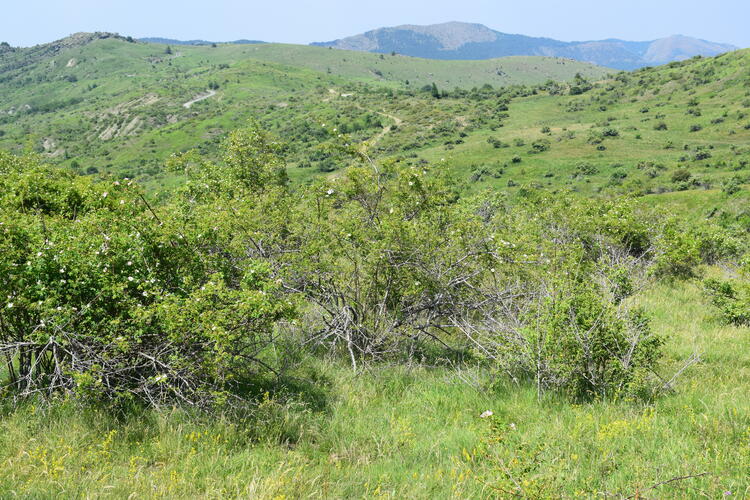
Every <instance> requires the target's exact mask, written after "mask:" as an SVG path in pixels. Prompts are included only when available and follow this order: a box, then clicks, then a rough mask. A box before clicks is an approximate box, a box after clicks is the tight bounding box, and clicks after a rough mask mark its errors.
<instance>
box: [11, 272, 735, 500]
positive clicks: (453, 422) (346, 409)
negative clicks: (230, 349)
mask: <svg viewBox="0 0 750 500" xmlns="http://www.w3.org/2000/svg"><path fill="white" fill-rule="evenodd" d="M639 300H640V301H641V302H642V303H643V305H644V306H645V307H646V308H647V309H648V310H649V311H650V313H651V315H652V318H653V326H654V329H655V330H656V331H658V332H660V333H661V334H662V335H665V336H666V338H667V344H666V352H667V357H666V360H665V363H664V366H663V368H662V369H661V371H662V373H663V375H665V376H669V374H670V373H672V372H673V371H674V370H675V369H676V368H677V367H679V366H680V365H681V363H683V362H684V360H686V359H687V358H688V357H689V356H690V355H691V354H692V353H693V352H698V353H700V354H701V357H702V362H701V363H700V364H698V365H695V366H693V367H691V368H689V369H688V370H687V371H686V372H685V373H684V374H683V375H682V376H681V377H680V378H679V379H678V380H677V383H676V385H675V391H674V393H672V394H670V395H666V396H663V397H661V398H659V399H657V400H656V401H655V402H654V403H653V404H641V403H636V402H627V401H621V402H594V403H589V404H582V405H571V404H569V403H568V402H567V401H565V400H563V399H561V398H559V397H557V396H555V395H551V394H548V395H546V396H545V397H543V398H542V399H541V400H539V399H538V398H537V395H536V393H535V391H534V390H533V388H530V387H526V386H513V385H509V384H507V383H505V382H504V381H503V379H502V378H494V377H492V376H491V374H489V373H485V372H483V371H481V370H478V369H471V368H469V369H467V370H466V371H463V372H457V371H455V370H453V369H450V368H427V367H423V366H412V367H407V366H375V367H373V368H372V369H371V370H368V371H366V372H363V373H356V374H355V373H353V372H352V371H351V369H350V368H348V367H347V366H345V365H342V364H339V363H338V362H337V361H332V360H328V361H324V360H320V359H310V360H308V362H307V363H306V367H305V369H304V372H305V373H306V374H307V375H306V376H308V377H312V376H314V377H316V379H317V381H318V383H319V385H322V386H323V387H325V391H324V392H323V393H321V394H319V395H318V396H319V397H318V398H317V399H311V398H309V397H308V398H307V400H308V402H307V403H305V402H304V401H305V399H306V398H305V396H304V394H302V395H297V396H292V395H288V397H286V398H282V396H280V395H278V394H277V395H270V396H266V397H265V398H263V399H262V401H261V402H260V404H259V406H258V409H257V410H256V413H255V414H254V415H252V416H251V417H250V418H248V419H246V420H245V423H244V424H238V423H236V422H234V423H233V422H232V421H230V420H218V421H215V420H214V421H211V422H207V421H205V420H202V419H200V418H189V416H188V415H186V414H185V413H184V412H182V411H179V410H173V411H165V412H145V413H140V414H137V415H132V416H130V417H128V418H126V419H124V420H120V421H118V420H116V419H114V418H113V417H111V416H109V415H108V414H107V413H105V412H96V411H93V410H85V411H84V410H80V409H78V408H76V407H75V406H73V405H72V403H68V404H64V405H57V406H53V407H52V408H44V409H43V408H39V407H34V406H26V407H23V408H21V409H19V410H17V411H15V412H11V413H9V414H8V415H7V416H6V417H5V418H3V420H2V422H1V423H0V427H1V430H2V432H0V464H2V467H0V491H4V492H5V496H7V497H9V498H10V497H16V496H20V497H33V498H48V497H59V496H97V497H99V496H101V497H106V498H122V497H128V496H130V495H134V496H135V497H144V496H147V497H159V496H168V497H174V498H194V497H198V496H200V497H206V498H233V497H234V498H239V497H255V498H301V497H312V498H351V497H369V496H378V497H386V498H478V497H498V498H507V497H509V496H510V495H511V494H510V492H516V493H518V492H520V494H519V495H518V496H520V497H527V498H555V497H560V496H562V497H574V496H583V497H595V496H602V495H604V496H612V497H626V496H630V495H635V494H637V493H639V492H640V493H642V494H643V495H644V496H645V497H651V498H653V497H658V498H698V497H709V498H717V497H721V496H722V495H724V494H725V492H731V495H732V498H743V497H745V496H748V495H750V401H748V399H747V398H746V395H747V393H748V391H750V368H749V366H750V364H749V363H748V354H747V353H748V352H750V331H748V329H746V328H735V327H728V326H724V325H722V324H720V323H718V322H717V321H716V319H715V318H714V317H713V314H714V311H713V310H712V309H711V308H710V307H709V306H708V305H707V303H706V300H705V297H704V296H703V295H702V292H701V290H700V288H699V286H698V285H697V284H695V283H676V284H673V285H668V284H662V285H658V286H656V287H655V288H653V289H651V290H649V291H648V292H647V293H645V294H644V295H642V296H641V297H640V298H639ZM282 399H283V400H282ZM485 410H492V411H493V413H494V414H493V415H492V416H491V417H489V418H481V417H480V415H481V414H482V413H483V412H484V411H485ZM682 476H696V477H690V478H686V479H683V480H676V481H673V482H669V483H666V484H660V483H663V482H665V481H669V480H671V479H674V478H677V477H682ZM651 487H653V489H649V488H651Z"/></svg>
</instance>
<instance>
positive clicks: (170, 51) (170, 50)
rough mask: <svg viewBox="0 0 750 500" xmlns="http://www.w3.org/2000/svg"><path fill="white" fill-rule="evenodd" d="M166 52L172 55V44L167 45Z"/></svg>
mask: <svg viewBox="0 0 750 500" xmlns="http://www.w3.org/2000/svg"><path fill="white" fill-rule="evenodd" d="M164 53H165V54H167V55H172V46H171V45H167V48H166V49H164Z"/></svg>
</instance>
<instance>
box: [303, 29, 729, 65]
mask: <svg viewBox="0 0 750 500" xmlns="http://www.w3.org/2000/svg"><path fill="white" fill-rule="evenodd" d="M312 45H317V46H323V47H334V48H337V49H346V50H359V51H366V52H379V53H390V52H397V53H399V54H404V55H409V56H414V57H425V58H430V59H493V58H498V57H506V56H520V55H524V56H531V55H535V56H548V57H565V58H569V59H575V60H578V61H584V62H590V63H593V64H597V65H600V66H607V67H610V68H617V69H622V70H632V69H637V68H641V67H644V66H652V65H658V64H665V63H668V62H672V61H681V60H685V59H689V58H691V57H694V56H697V55H701V56H714V55H718V54H721V53H723V52H729V51H732V50H735V49H736V48H737V47H734V46H733V45H728V44H721V43H714V42H708V41H705V40H699V39H696V38H690V37H686V36H682V35H675V36H670V37H667V38H660V39H658V40H653V41H647V42H629V41H625V40H617V39H608V40H598V41H583V42H563V41H560V40H554V39H551V38H537V37H529V36H525V35H514V34H507V33H501V32H499V31H495V30H492V29H490V28H488V27H486V26H484V25H482V24H471V23H461V22H449V23H443V24H434V25H429V26H417V25H402V26H396V27H392V28H380V29H376V30H372V31H368V32H366V33H363V34H360V35H355V36H351V37H348V38H343V39H340V40H334V41H330V42H319V43H313V44H312Z"/></svg>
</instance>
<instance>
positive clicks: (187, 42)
mask: <svg viewBox="0 0 750 500" xmlns="http://www.w3.org/2000/svg"><path fill="white" fill-rule="evenodd" d="M138 41H139V42H145V43H161V44H164V45H195V46H202V45H218V44H233V45H253V44H257V43H266V42H263V41H260V40H245V39H242V40H234V41H232V42H209V41H207V40H174V39H172V38H159V37H149V38H139V39H138Z"/></svg>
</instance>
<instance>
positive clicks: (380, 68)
mask: <svg viewBox="0 0 750 500" xmlns="http://www.w3.org/2000/svg"><path fill="white" fill-rule="evenodd" d="M250 57H253V58H257V59H261V60H264V61H269V62H277V63H281V64H287V65H289V66H296V67H304V68H308V69H312V70H315V71H319V72H324V73H329V74H334V75H338V76H343V77H345V78H348V79H352V80H356V81H362V82H373V81H374V82H380V83H387V84H391V85H394V86H398V87H401V88H403V87H405V86H407V87H413V88H419V87H422V86H424V85H430V84H432V83H433V82H435V83H436V84H437V85H438V86H439V87H440V88H441V89H449V90H452V89H453V88H455V87H459V88H462V89H470V88H472V87H481V86H482V85H485V84H490V85H493V86H495V87H502V86H508V85H534V84H539V83H542V82H545V81H547V80H556V81H568V80H572V79H573V77H574V76H575V75H576V73H580V74H582V75H584V76H585V77H587V78H593V79H598V78H601V77H603V76H604V75H606V74H607V73H608V72H611V71H612V70H609V69H606V68H602V67H601V66H596V65H593V64H588V63H581V62H578V61H573V60H571V59H562V58H553V57H541V56H536V57H535V56H513V57H504V58H501V59H490V60H485V61H438V60H433V59H420V58H417V57H408V56H403V55H399V54H394V55H386V54H384V55H382V56H381V55H379V54H370V53H366V52H354V51H348V50H333V49H328V48H323V47H308V46H302V45H283V44H263V45H257V46H255V47H253V49H252V51H251V52H250ZM407 82H408V85H407Z"/></svg>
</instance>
